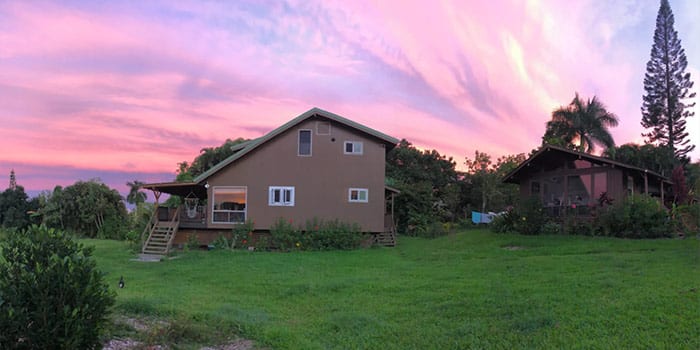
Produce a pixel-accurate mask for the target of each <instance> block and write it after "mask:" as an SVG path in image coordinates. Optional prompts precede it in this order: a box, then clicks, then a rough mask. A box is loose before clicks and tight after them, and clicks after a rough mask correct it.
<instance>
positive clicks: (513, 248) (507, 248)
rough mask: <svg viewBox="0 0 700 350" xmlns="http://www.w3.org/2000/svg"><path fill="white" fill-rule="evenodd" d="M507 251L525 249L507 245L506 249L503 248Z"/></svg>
mask: <svg viewBox="0 0 700 350" xmlns="http://www.w3.org/2000/svg"><path fill="white" fill-rule="evenodd" d="M502 248H503V249H505V250H523V249H525V247H523V246H519V245H507V246H505V247H502Z"/></svg>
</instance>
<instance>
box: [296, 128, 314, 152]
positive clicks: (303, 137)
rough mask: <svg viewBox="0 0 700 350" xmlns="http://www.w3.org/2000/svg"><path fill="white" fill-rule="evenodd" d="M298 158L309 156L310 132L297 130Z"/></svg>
mask: <svg viewBox="0 0 700 350" xmlns="http://www.w3.org/2000/svg"><path fill="white" fill-rule="evenodd" d="M298 154H299V155H300V156H310V155H311V130H299V153H298Z"/></svg>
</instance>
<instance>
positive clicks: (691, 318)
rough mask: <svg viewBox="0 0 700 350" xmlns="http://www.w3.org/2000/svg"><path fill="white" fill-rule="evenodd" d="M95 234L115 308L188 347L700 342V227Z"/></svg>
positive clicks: (683, 345)
mask: <svg viewBox="0 0 700 350" xmlns="http://www.w3.org/2000/svg"><path fill="white" fill-rule="evenodd" d="M85 242H86V243H87V244H91V245H94V246H95V247H96V251H95V256H96V258H97V260H98V264H99V266H100V268H101V269H102V270H103V271H104V272H106V273H107V274H108V275H107V280H108V281H109V282H110V283H111V284H112V286H113V287H115V291H116V293H117V295H118V297H117V306H116V313H118V314H125V315H138V316H147V317H157V318H167V319H172V320H175V321H176V322H175V326H173V327H171V328H174V330H173V329H169V330H167V332H173V333H175V336H173V337H171V338H170V339H171V340H172V339H174V340H173V341H177V342H179V343H181V344H180V346H183V347H185V348H187V347H189V346H194V344H202V343H206V342H207V341H209V342H210V343H211V342H212V341H214V342H216V341H221V340H222V339H225V338H226V337H230V336H232V335H240V336H243V337H246V338H250V339H254V340H255V341H256V342H257V344H258V345H260V346H269V347H272V348H275V349H285V348H287V349H354V348H357V349H426V348H440V349H464V348H514V347H515V348H587V349H588V348H674V349H683V348H687V349H698V348H700V268H699V267H700V241H698V239H697V238H689V239H686V240H623V239H612V238H591V237H578V236H517V235H504V234H492V233H490V232H486V231H467V232H461V233H458V234H455V235H450V236H447V237H443V238H438V239H433V240H425V239H418V238H407V237H400V240H399V245H398V246H397V247H395V248H375V249H364V250H357V251H338V252H293V253H251V252H247V251H211V252H203V251H191V252H185V253H181V254H179V256H178V258H177V259H173V260H169V261H163V262H160V263H140V262H133V261H129V259H130V258H133V255H132V254H131V253H130V251H129V250H128V248H127V247H126V245H125V244H124V243H121V242H115V241H106V240H87V241H85ZM507 247H518V248H522V249H516V250H511V249H504V248H507ZM122 275H123V276H124V278H125V281H126V288H124V289H116V285H117V281H118V280H119V277H120V276H122ZM189 333H193V334H199V336H195V335H192V334H189ZM201 334H206V336H204V338H203V336H202V335H201ZM206 337H209V338H206ZM188 344H189V345H188Z"/></svg>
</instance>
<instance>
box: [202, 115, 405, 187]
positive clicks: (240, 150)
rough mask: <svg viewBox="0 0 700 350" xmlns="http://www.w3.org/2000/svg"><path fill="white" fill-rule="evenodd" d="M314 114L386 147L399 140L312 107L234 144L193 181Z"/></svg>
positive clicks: (205, 177) (211, 173)
mask: <svg viewBox="0 0 700 350" xmlns="http://www.w3.org/2000/svg"><path fill="white" fill-rule="evenodd" d="M316 116H318V117H323V118H326V119H330V120H332V121H335V122H337V123H339V124H343V125H345V126H348V127H350V128H353V129H356V130H359V131H362V132H364V133H366V134H368V135H370V136H373V137H375V138H377V139H379V140H381V141H382V142H384V143H385V144H386V145H387V146H388V149H391V148H393V147H394V146H396V144H397V143H398V142H399V140H398V139H396V138H394V137H391V136H389V135H386V134H384V133H382V132H379V131H377V130H374V129H372V128H369V127H366V126H364V125H362V124H359V123H356V122H354V121H352V120H350V119H347V118H344V117H341V116H339V115H337V114H334V113H331V112H328V111H324V110H322V109H320V108H317V107H314V108H311V109H310V110H308V111H306V112H304V113H302V114H301V115H299V116H298V117H296V118H294V119H292V120H290V121H289V122H287V123H285V124H284V125H282V126H280V127H278V128H277V129H274V130H272V131H270V132H269V133H267V134H265V135H264V136H262V137H259V138H257V139H253V140H250V141H247V142H245V143H241V144H238V145H236V146H234V147H237V148H236V149H234V150H235V151H237V152H236V153H234V154H233V155H231V156H229V157H228V158H226V159H224V160H223V161H221V162H220V163H219V164H216V165H215V166H213V167H212V168H211V169H209V170H207V171H205V172H204V173H202V174H201V175H199V176H197V177H196V178H195V179H194V182H195V183H201V182H202V181H204V180H206V179H207V178H209V177H210V176H212V175H214V174H216V173H217V172H218V171H219V170H221V169H223V168H225V167H226V166H228V165H229V164H231V163H233V162H235V161H236V160H238V159H240V158H242V157H243V156H245V155H246V154H248V153H250V152H251V151H253V150H254V149H256V148H258V147H259V146H261V145H262V144H264V143H266V142H267V141H270V140H271V139H273V138H275V137H276V136H277V135H280V134H282V133H284V132H285V131H287V130H289V129H291V128H293V127H294V126H296V125H298V124H300V123H301V122H303V121H305V120H307V119H309V118H312V117H316Z"/></svg>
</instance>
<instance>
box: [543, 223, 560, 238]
mask: <svg viewBox="0 0 700 350" xmlns="http://www.w3.org/2000/svg"><path fill="white" fill-rule="evenodd" d="M541 233H542V234H543V235H558V234H561V233H562V227H561V224H558V223H556V222H554V221H547V222H545V223H544V225H542V229H541Z"/></svg>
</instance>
